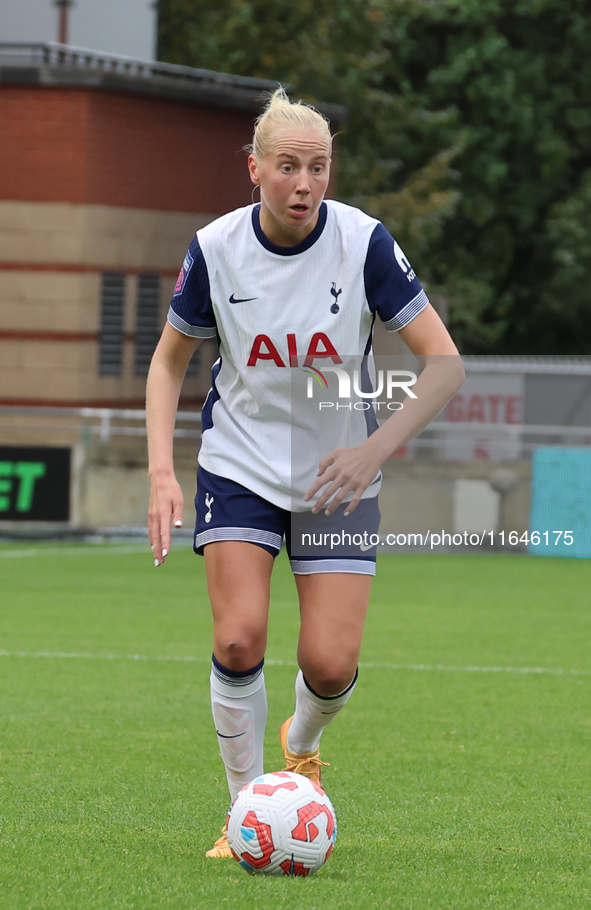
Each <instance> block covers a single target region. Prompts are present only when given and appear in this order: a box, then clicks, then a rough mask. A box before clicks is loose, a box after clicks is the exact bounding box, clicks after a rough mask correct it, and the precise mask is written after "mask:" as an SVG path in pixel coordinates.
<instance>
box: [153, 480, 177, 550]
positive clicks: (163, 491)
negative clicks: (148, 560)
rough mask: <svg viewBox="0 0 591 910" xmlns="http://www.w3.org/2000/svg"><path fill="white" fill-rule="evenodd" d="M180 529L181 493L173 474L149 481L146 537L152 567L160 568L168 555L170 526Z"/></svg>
mask: <svg viewBox="0 0 591 910" xmlns="http://www.w3.org/2000/svg"><path fill="white" fill-rule="evenodd" d="M171 524H174V526H175V528H180V527H182V524H183V492H182V490H181V487H180V484H179V482H178V481H177V479H176V477H175V476H174V474H173V475H172V476H167V477H162V478H160V477H158V478H151V479H150V505H149V506H148V537H149V539H150V545H151V547H152V550H153V551H154V565H155V566H161V565H162V563H163V562H164V560H165V559H166V557H167V556H168V554H169V553H170V526H171Z"/></svg>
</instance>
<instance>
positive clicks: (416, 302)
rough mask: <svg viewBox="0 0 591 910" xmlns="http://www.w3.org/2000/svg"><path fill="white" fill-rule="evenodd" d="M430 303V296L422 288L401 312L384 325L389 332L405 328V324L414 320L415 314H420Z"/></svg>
mask: <svg viewBox="0 0 591 910" xmlns="http://www.w3.org/2000/svg"><path fill="white" fill-rule="evenodd" d="M428 305H429V298H428V297H427V295H426V294H425V292H424V291H423V290H421V291H420V292H419V293H418V294H417V296H416V297H413V299H412V300H411V301H410V303H407V304H406V306H405V307H403V308H402V309H401V310H400V312H399V313H396V315H395V316H393V317H392V319H389V320H388V322H385V323H384V327H385V329H386V330H387V331H388V332H399V331H400V329H403V328H404V327H405V326H407V325H408V324H409V322H412V320H413V319H414V318H415V316H418V315H419V313H420V312H422V310H424V309H425V307H426V306H428Z"/></svg>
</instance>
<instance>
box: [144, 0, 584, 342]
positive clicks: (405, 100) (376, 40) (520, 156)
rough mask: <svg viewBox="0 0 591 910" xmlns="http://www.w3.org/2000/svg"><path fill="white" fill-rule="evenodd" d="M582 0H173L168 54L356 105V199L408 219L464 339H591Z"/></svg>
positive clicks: (351, 169)
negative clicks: (292, 0) (293, 0)
mask: <svg viewBox="0 0 591 910" xmlns="http://www.w3.org/2000/svg"><path fill="white" fill-rule="evenodd" d="M590 46H591V13H590V12H589V8H588V4H587V3H586V2H585V0H364V2H362V0H339V3H334V2H332V0H331V2H328V0H314V2H312V0H299V2H298V3H296V4H294V3H291V2H287V0H217V2H216V4H215V6H213V5H211V4H209V3H205V2H204V0H161V3H160V55H161V57H162V58H163V59H166V60H170V61H171V62H176V63H185V64H190V65H194V66H202V67H207V68H211V69H218V70H225V71H229V72H235V73H239V74H242V75H250V76H259V77H265V78H272V79H277V80H279V81H281V82H283V83H291V84H293V85H294V86H295V91H296V93H297V94H301V95H302V96H303V97H305V98H308V99H313V98H321V99H323V100H325V101H333V102H338V103H341V104H345V105H346V106H347V107H348V109H349V120H348V122H347V124H346V128H345V129H344V130H343V132H342V135H341V136H340V137H339V141H338V145H339V181H340V184H339V186H340V195H341V197H342V198H344V199H346V200H348V201H352V202H354V203H355V204H359V205H361V206H362V207H364V208H365V209H367V210H368V211H370V212H372V213H375V214H376V215H377V216H378V217H380V218H382V219H383V220H384V223H385V224H386V225H387V226H388V227H389V228H390V229H391V230H392V231H394V232H395V233H396V236H397V239H398V240H399V242H400V243H401V245H402V246H403V247H404V248H405V249H407V250H408V252H409V255H410V256H411V258H413V259H414V264H415V267H416V269H417V271H418V273H419V275H420V276H421V278H422V280H423V282H424V283H425V285H426V286H427V289H428V291H429V293H430V294H431V295H432V296H433V297H434V298H439V299H444V300H447V301H448V303H449V312H450V322H451V327H452V330H453V333H454V337H455V338H456V339H457V340H458V341H459V342H460V344H461V346H462V348H463V350H464V351H473V352H474V351H476V352H504V353H528V352H530V353H534V352H539V353H582V352H587V351H589V347H590V344H591V318H589V317H591V290H590V288H591V280H590V279H591V258H590V254H589V252H588V251H589V249H590V247H589V239H591V237H590V234H591V221H590V219H591V177H589V173H590V168H591V55H590V54H589V52H588V48H589V47H590Z"/></svg>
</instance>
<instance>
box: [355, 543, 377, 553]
mask: <svg viewBox="0 0 591 910" xmlns="http://www.w3.org/2000/svg"><path fill="white" fill-rule="evenodd" d="M372 547H375V544H373V543H368V544H365V543H360V544H359V549H360V550H361V552H362V553H365V552H366V551H367V550H371V548H372Z"/></svg>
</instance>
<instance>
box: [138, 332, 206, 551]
mask: <svg viewBox="0 0 591 910" xmlns="http://www.w3.org/2000/svg"><path fill="white" fill-rule="evenodd" d="M199 344H200V339H198V338H189V337H188V336H186V335H183V334H182V333H181V332H179V331H177V329H175V328H173V327H172V326H171V325H170V323H168V322H167V323H166V325H165V326H164V331H163V332H162V336H161V338H160V341H159V343H158V347H157V348H156V351H155V352H154V356H153V358H152V363H151V366H150V372H149V373H148V382H147V387H146V421H147V426H148V472H149V476H150V505H149V508H148V536H149V538H150V544H151V546H152V549H153V551H154V564H155V565H156V566H159V565H161V564H162V563H163V562H164V560H165V559H166V556H167V554H168V553H169V552H170V526H171V523H172V522H174V525H175V527H180V526H181V525H182V523H183V494H182V491H181V488H180V485H179V483H178V481H177V479H176V476H175V473H174V466H173V454H172V453H173V438H174V424H175V419H176V412H177V408H178V401H179V395H180V393H181V386H182V384H183V379H184V377H185V373H186V371H187V366H188V365H189V361H190V359H191V357H192V356H193V354H194V352H195V351H196V350H197V348H198V347H199Z"/></svg>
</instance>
